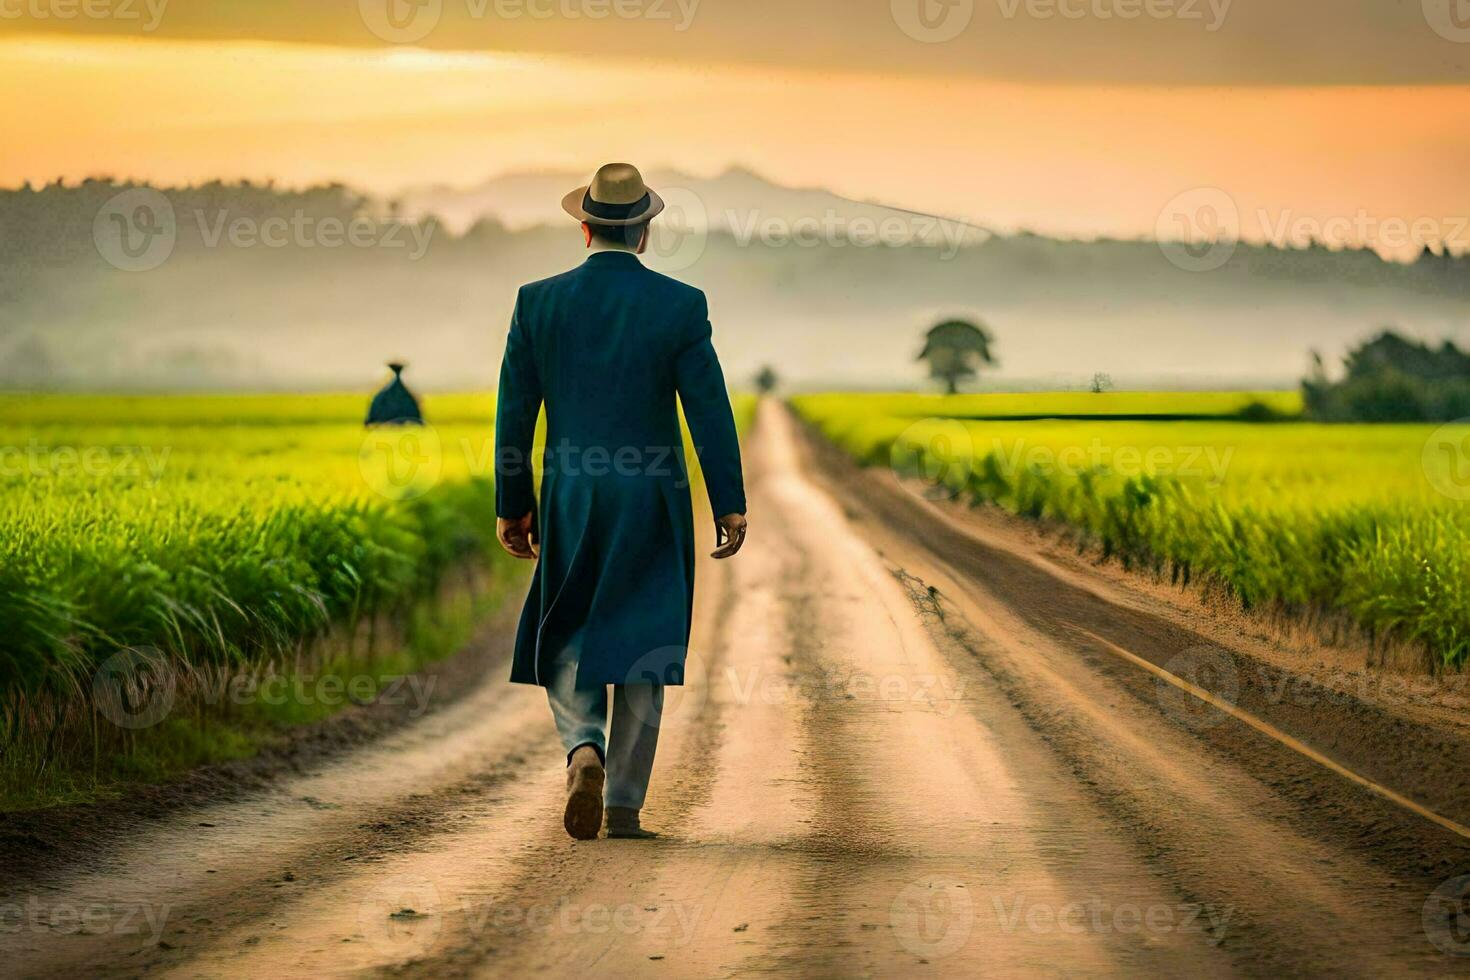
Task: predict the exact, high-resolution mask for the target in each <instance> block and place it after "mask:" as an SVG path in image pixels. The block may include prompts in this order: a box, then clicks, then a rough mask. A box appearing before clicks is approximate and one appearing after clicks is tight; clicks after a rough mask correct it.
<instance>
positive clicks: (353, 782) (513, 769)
mask: <svg viewBox="0 0 1470 980" xmlns="http://www.w3.org/2000/svg"><path fill="white" fill-rule="evenodd" d="M497 681H498V677H497ZM528 706H529V705H528V702H527V701H526V700H525V699H524V698H518V697H517V696H516V693H515V692H513V691H512V690H510V689H509V688H507V687H506V686H505V685H503V684H500V683H487V684H486V685H484V686H483V687H482V688H481V689H480V690H478V691H477V692H475V693H473V694H470V695H468V696H466V697H465V698H464V699H462V700H461V701H459V702H457V703H455V704H454V705H451V706H449V707H447V708H445V709H443V710H442V711H439V712H436V713H433V714H430V715H429V716H427V717H425V718H423V719H421V720H419V721H418V722H416V723H414V724H412V725H410V726H409V727H407V728H404V729H402V730H400V731H398V732H396V733H394V734H392V735H390V736H388V737H386V738H384V739H383V740H382V741H380V742H378V743H375V744H374V745H371V746H368V747H365V748H363V749H360V750H357V751H354V752H352V753H349V754H348V755H346V756H344V757H341V758H339V759H337V760H335V761H333V762H331V763H329V764H327V765H325V766H323V767H321V768H320V769H318V770H317V771H315V772H312V773H309V774H306V775H303V776H301V777H297V778H294V779H289V780H286V781H283V782H282V783H281V784H280V785H279V786H278V787H277V788H274V789H272V790H271V791H269V792H265V793H259V794H253V795H251V796H248V797H245V798H242V799H232V800H230V801H228V802H225V803H221V804H217V805H213V806H206V807H201V808H193V809H190V810H186V811H181V812H179V813H176V814H173V815H171V816H170V817H169V818H168V819H166V820H164V821H162V822H161V823H159V824H158V825H156V826H152V827H144V828H139V829H138V830H137V832H136V833H135V835H134V837H133V839H132V840H131V842H130V843H129V844H128V845H127V846H126V847H124V848H122V849H120V850H119V851H117V852H116V853H113V854H111V855H109V856H107V858H106V859H105V860H104V861H103V862H102V863H101V867H100V868H99V869H98V870H95V871H86V872H80V873H73V874H69V875H63V876H60V877H58V878H55V879H54V880H48V881H42V882H31V883H27V884H26V885H24V886H23V888H24V889H25V894H24V895H17V894H14V893H11V894H8V895H7V898H6V900H5V901H6V902H7V903H12V902H27V901H34V902H35V903H37V907H38V908H39V909H41V911H42V912H43V913H45V912H46V911H47V910H60V911H63V912H65V911H66V910H72V909H79V910H87V909H108V910H144V912H145V913H146V912H152V913H154V914H155V915H156V916H158V917H160V918H161V920H162V925H163V928H162V929H161V930H159V932H158V935H157V936H156V937H155V936H151V935H150V936H138V935H135V934H132V933H127V932H120V931H119V930H117V929H103V930H100V931H97V932H95V933H92V932H89V931H86V930H75V931H70V932H59V931H58V930H55V929H49V928H43V929H29V928H27V929H22V930H20V931H18V932H15V933H13V934H9V935H6V936H3V937H0V951H3V952H4V954H5V956H6V962H7V969H8V970H10V971H14V974H15V975H20V976H74V975H77V974H78V973H87V974H89V975H99V976H101V975H111V974H130V975H136V974H139V973H143V972H153V971H166V970H169V969H177V968H182V969H183V970H184V971H185V972H188V973H191V974H196V975H200V974H207V973H209V972H210V971H211V970H212V969H213V968H214V967H213V966H212V965H211V962H213V963H214V964H215V965H217V964H219V963H223V962H228V961H230V960H233V959H236V958H238V955H239V953H240V952H241V951H242V950H243V951H249V950H256V951H257V955H260V954H261V953H264V952H266V951H269V950H271V949H273V948H274V944H273V942H272V940H271V937H272V936H273V935H275V934H277V933H279V932H281V931H282V924H283V923H284V922H286V921H288V920H290V919H292V918H299V917H300V916H302V915H304V914H306V913H305V912H303V909H310V908H312V906H313V905H314V903H316V902H317V901H318V898H319V896H322V895H329V894H344V893H347V894H350V893H352V892H353V891H354V889H355V888H356V885H355V884H354V883H360V882H362V881H364V880H365V879H366V880H371V879H374V878H377V877H379V876H380V875H381V874H382V871H381V870H380V869H382V868H384V867H388V866H391V865H392V863H393V862H394V861H397V860H399V859H400V855H401V854H402V853H403V852H405V851H410V850H413V849H416V848H420V847H423V846H425V845H426V844H427V843H429V842H432V841H434V840H435V839H437V838H441V837H452V836H453V834H454V833H455V831H456V828H457V826H459V825H461V824H462V823H463V822H464V821H468V820H474V819H485V818H487V817H489V818H493V816H494V815H495V814H497V813H499V812H500V811H501V809H502V807H503V803H504V801H505V800H506V799H507V798H510V797H512V796H513V795H514V793H515V792H516V787H517V786H519V785H520V784H521V783H523V782H524V779H523V774H524V771H525V768H526V765H527V762H528V756H529V755H530V753H531V750H534V748H535V747H536V745H537V742H538V739H542V740H544V733H543V732H542V731H541V730H540V729H541V726H540V725H539V724H538V722H540V721H541V719H540V717H539V712H532V711H529V710H527V709H528ZM537 707H540V706H537ZM334 890H335V891H334ZM362 892H363V894H369V893H371V888H365V889H362ZM361 902H362V899H359V900H357V901H352V902H350V903H348V904H347V906H346V907H345V909H344V910H343V912H344V914H350V915H351V916H352V918H353V920H354V922H355V920H356V913H357V908H358V905H360V904H361ZM353 931H354V932H356V931H358V930H356V929H354V930H353ZM152 938H157V939H160V940H161V942H159V943H157V944H154V943H152V942H148V940H149V939H152ZM364 938H365V937H363V936H358V937H357V939H356V940H355V941H357V940H363V939H364ZM309 959H310V957H308V956H304V955H303V962H304V961H306V960H309ZM332 959H333V961H334V962H337V963H342V962H346V961H351V960H352V959H353V957H352V956H351V955H350V954H349V951H348V950H347V949H346V948H345V947H344V948H341V949H333V951H332Z"/></svg>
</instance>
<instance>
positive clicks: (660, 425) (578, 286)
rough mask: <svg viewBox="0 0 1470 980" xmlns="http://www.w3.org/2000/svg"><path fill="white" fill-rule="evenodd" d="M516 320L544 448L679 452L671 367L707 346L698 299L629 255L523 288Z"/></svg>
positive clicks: (595, 260) (591, 262)
mask: <svg viewBox="0 0 1470 980" xmlns="http://www.w3.org/2000/svg"><path fill="white" fill-rule="evenodd" d="M516 319H517V322H518V324H519V325H520V327H521V329H522V330H524V332H525V336H526V338H527V340H528V342H529V345H530V348H531V351H532V359H533V361H534V363H535V367H536V370H537V372H538V375H539V377H540V381H541V387H542V397H543V398H544V400H545V404H546V417H547V425H548V436H549V439H548V445H549V446H551V447H552V448H553V449H554V448H555V447H556V445H557V444H558V443H559V442H560V441H561V440H569V441H570V442H571V443H572V444H574V445H576V446H577V447H578V448H579V449H584V450H585V449H588V448H593V447H599V448H602V449H608V450H616V449H619V448H623V447H629V446H634V447H637V448H638V449H640V450H642V449H644V448H647V447H649V446H654V445H660V444H662V445H670V444H671V443H678V442H679V440H678V438H677V437H678V435H679V432H678V427H677V426H678V417H677V413H676V411H675V394H676V392H677V385H678V378H677V375H676V367H677V362H678V356H679V354H680V353H682V352H683V351H684V350H685V349H687V348H689V347H690V346H692V345H696V344H698V343H699V342H700V341H701V340H703V339H705V338H706V337H707V336H708V319H709V316H708V312H707V309H706V303H705V298H704V294H703V293H701V292H700V291H699V290H697V289H695V288H694V287H692V286H687V285H685V284H684V283H681V282H678V281H677V280H674V279H670V278H668V277H667V276H663V275H660V274H658V273H657V272H653V271H652V270H649V269H646V268H644V266H643V264H642V263H641V262H639V261H638V257H637V256H636V255H634V254H632V253H631V252H598V253H596V254H594V255H592V256H591V257H590V258H589V259H588V260H587V262H586V263H585V264H584V265H582V266H581V267H579V268H577V269H574V270H572V271H571V272H567V273H564V274H562V275H560V276H555V277H553V278H551V279H545V280H542V281H541V282H537V283H532V284H531V285H529V286H526V287H525V288H523V289H522V290H521V294H520V298H519V302H518V309H517V314H516ZM680 444H681V443H680Z"/></svg>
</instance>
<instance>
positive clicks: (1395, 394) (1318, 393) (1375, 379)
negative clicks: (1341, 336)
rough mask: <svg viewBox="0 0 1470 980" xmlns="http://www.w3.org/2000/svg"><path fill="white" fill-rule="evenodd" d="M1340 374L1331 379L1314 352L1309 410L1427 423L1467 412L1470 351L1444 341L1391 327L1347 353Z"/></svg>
mask: <svg viewBox="0 0 1470 980" xmlns="http://www.w3.org/2000/svg"><path fill="white" fill-rule="evenodd" d="M1342 363H1343V367H1344V369H1345V372H1344V376H1343V378H1342V379H1341V380H1340V381H1332V380H1331V379H1329V378H1328V377H1327V371H1326V369H1325V367H1324V366H1323V364H1322V358H1321V355H1319V354H1316V353H1315V352H1314V353H1313V363H1312V369H1311V372H1310V373H1309V374H1308V376H1307V377H1306V378H1304V379H1303V380H1302V400H1303V402H1304V403H1305V405H1306V409H1307V414H1308V415H1309V416H1311V417H1312V418H1316V419H1321V420H1324V421H1357V422H1430V421H1447V420H1449V419H1456V418H1463V417H1465V416H1466V415H1467V414H1470V353H1466V352H1465V351H1462V350H1460V349H1459V348H1458V347H1456V346H1455V345H1454V343H1452V342H1450V341H1448V340H1446V341H1444V342H1443V343H1442V344H1440V345H1439V346H1438V347H1431V346H1430V345H1428V344H1425V343H1422V342H1420V341H1417V340H1410V339H1408V338H1406V337H1403V336H1401V335H1400V334H1398V333H1396V332H1394V331H1393V330H1384V331H1383V332H1382V333H1380V334H1378V336H1376V337H1374V338H1373V339H1371V340H1369V341H1367V342H1366V343H1364V344H1360V345H1359V346H1358V347H1355V348H1354V349H1352V350H1351V351H1349V352H1348V354H1347V356H1346V357H1344V358H1343V362H1342Z"/></svg>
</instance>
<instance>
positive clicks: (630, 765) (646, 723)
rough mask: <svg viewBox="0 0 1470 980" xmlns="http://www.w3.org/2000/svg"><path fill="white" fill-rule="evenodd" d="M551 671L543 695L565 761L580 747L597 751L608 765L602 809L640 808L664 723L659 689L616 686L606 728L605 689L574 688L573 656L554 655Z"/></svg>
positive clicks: (606, 700) (646, 685)
mask: <svg viewBox="0 0 1470 980" xmlns="http://www.w3.org/2000/svg"><path fill="white" fill-rule="evenodd" d="M552 671H553V676H552V678H551V683H550V685H548V686H547V688H546V695H547V699H548V700H549V701H550V702H551V714H552V716H553V717H554V718H555V719H556V730H557V732H558V733H559V734H560V735H561V742H562V745H563V746H565V747H566V750H567V758H568V759H569V760H570V758H571V755H572V753H573V752H575V751H576V750H577V749H579V748H581V747H582V746H584V745H590V746H592V747H593V748H595V749H596V750H597V754H598V755H600V756H602V760H603V765H605V766H606V767H607V788H606V789H605V790H604V791H603V805H604V806H617V807H627V808H629V809H633V810H641V809H643V799H644V797H646V796H647V795H648V780H649V777H650V776H652V775H653V755H654V752H655V751H656V750H657V749H658V729H659V723H660V722H661V721H662V719H663V710H664V689H663V686H662V685H659V684H627V685H624V684H618V685H615V686H614V687H613V696H612V726H611V728H610V729H609V727H608V717H607V709H608V696H607V686H606V685H603V684H599V685H597V686H596V687H584V688H579V687H577V659H576V655H575V654H574V653H573V654H571V655H563V656H560V657H558V658H557V659H556V660H555V661H554V663H553V665H552Z"/></svg>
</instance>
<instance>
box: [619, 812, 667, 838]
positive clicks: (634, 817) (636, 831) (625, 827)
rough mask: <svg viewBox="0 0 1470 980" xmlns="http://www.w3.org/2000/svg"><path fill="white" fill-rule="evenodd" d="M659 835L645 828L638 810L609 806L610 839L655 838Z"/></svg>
mask: <svg viewBox="0 0 1470 980" xmlns="http://www.w3.org/2000/svg"><path fill="white" fill-rule="evenodd" d="M657 836H658V834H656V833H654V832H653V831H651V830H644V829H643V825H642V824H641V823H640V822H639V819H638V811H637V810H634V809H633V808H631V807H625V806H610V807H608V808H607V839H608V840H653V839H654V838H655V837H657Z"/></svg>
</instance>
